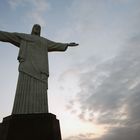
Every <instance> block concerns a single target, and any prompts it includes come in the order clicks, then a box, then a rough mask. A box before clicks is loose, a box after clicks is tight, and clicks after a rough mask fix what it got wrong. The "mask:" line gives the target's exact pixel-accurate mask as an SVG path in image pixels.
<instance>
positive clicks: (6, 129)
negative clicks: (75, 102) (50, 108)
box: [0, 113, 61, 140]
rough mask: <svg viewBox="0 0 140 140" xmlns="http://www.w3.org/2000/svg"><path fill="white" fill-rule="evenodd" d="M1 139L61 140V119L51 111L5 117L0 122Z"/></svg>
mask: <svg viewBox="0 0 140 140" xmlns="http://www.w3.org/2000/svg"><path fill="white" fill-rule="evenodd" d="M0 140H61V132H60V125H59V120H57V119H56V116H55V115H53V114H51V113H45V114H42V113H41V114H18V115H17V114H16V115H11V116H8V117H5V118H4V119H3V122H2V123H0Z"/></svg>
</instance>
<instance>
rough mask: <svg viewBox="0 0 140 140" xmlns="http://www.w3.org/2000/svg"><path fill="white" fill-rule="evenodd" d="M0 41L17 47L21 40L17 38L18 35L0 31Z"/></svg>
mask: <svg viewBox="0 0 140 140" xmlns="http://www.w3.org/2000/svg"><path fill="white" fill-rule="evenodd" d="M0 41H2V42H9V43H12V44H13V45H15V46H17V47H19V46H20V41H21V38H20V36H18V33H10V32H5V31H0Z"/></svg>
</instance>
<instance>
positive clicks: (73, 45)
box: [68, 42, 79, 47]
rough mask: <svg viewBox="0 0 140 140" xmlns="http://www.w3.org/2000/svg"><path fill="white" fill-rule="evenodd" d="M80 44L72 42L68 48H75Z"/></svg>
mask: <svg viewBox="0 0 140 140" xmlns="http://www.w3.org/2000/svg"><path fill="white" fill-rule="evenodd" d="M78 45H79V44H77V43H75V42H71V43H68V46H70V47H75V46H78Z"/></svg>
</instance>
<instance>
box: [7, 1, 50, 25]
mask: <svg viewBox="0 0 140 140" xmlns="http://www.w3.org/2000/svg"><path fill="white" fill-rule="evenodd" d="M9 5H10V7H11V8H12V9H16V8H19V7H23V8H26V13H25V15H24V16H25V17H24V18H23V19H26V20H27V21H28V22H29V21H30V22H31V23H39V24H41V25H42V26H45V25H46V22H45V18H44V16H45V15H46V11H47V10H48V9H49V8H50V4H49V3H48V1H46V0H39V1H38V0H9ZM29 5H30V6H29ZM26 20H25V21H26Z"/></svg>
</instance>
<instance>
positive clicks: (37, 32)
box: [31, 24, 41, 36]
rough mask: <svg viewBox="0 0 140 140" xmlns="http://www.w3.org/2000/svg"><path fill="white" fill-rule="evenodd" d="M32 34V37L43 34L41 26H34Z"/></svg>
mask: <svg viewBox="0 0 140 140" xmlns="http://www.w3.org/2000/svg"><path fill="white" fill-rule="evenodd" d="M31 34H32V35H38V36H40V34H41V26H40V25H39V24H34V25H33V28H32V32H31Z"/></svg>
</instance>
